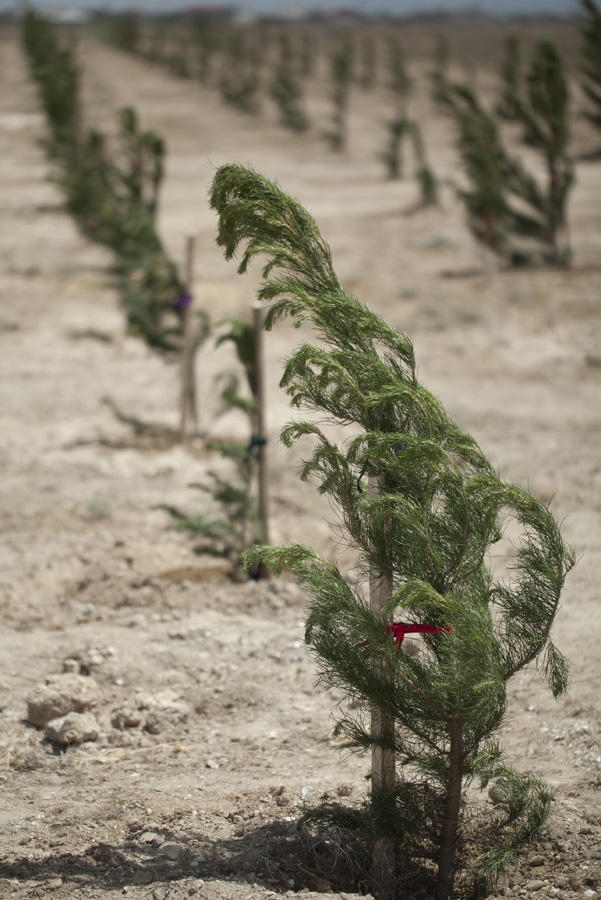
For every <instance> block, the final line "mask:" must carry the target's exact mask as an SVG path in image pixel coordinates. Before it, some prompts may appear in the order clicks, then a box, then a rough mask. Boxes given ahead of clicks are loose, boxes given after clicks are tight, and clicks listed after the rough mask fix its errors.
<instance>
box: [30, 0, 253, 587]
mask: <svg viewBox="0 0 601 900" xmlns="http://www.w3.org/2000/svg"><path fill="white" fill-rule="evenodd" d="M23 41H24V45H25V47H26V49H27V52H28V54H29V57H30V59H31V61H32V70H33V72H34V75H35V77H36V79H37V81H38V83H39V85H40V93H41V96H42V100H43V103H44V106H45V109H46V112H47V115H48V120H49V123H50V126H51V134H52V137H51V141H50V144H49V150H50V152H51V155H52V157H53V158H54V159H55V160H56V162H57V164H58V168H59V174H58V176H57V177H58V182H59V184H60V186H61V187H62V189H63V191H64V194H65V198H66V205H67V208H68V210H69V212H70V213H71V214H72V215H73V217H74V219H75V221H76V222H77V224H78V227H79V228H80V230H81V232H82V234H83V235H84V236H85V237H86V238H88V239H89V240H92V241H95V242H98V243H100V244H102V245H103V246H106V247H108V248H109V249H110V250H111V251H112V252H113V255H114V262H113V266H112V270H113V272H114V275H115V277H116V282H117V286H118V289H119V296H120V300H121V304H122V307H123V309H124V311H125V314H126V319H127V327H128V331H129V333H131V334H133V335H136V336H138V337H140V338H142V339H143V340H144V341H145V342H146V343H147V345H148V346H149V347H151V348H152V349H154V350H156V351H157V352H159V353H160V354H161V355H162V356H163V357H164V358H166V359H167V360H169V361H171V362H172V363H174V364H176V363H179V365H180V369H181V377H180V403H179V408H180V423H179V431H178V433H177V434H178V436H179V438H180V439H181V440H184V441H185V440H186V439H187V438H188V437H189V436H191V434H192V433H197V430H198V404H197V397H196V381H197V378H196V372H195V369H196V366H195V360H196V355H197V352H198V350H199V348H200V347H201V346H202V344H203V343H204V342H205V341H206V340H207V338H208V337H209V334H210V329H211V325H210V321H209V317H208V315H207V313H206V312H204V311H203V310H201V309H198V308H197V307H196V306H195V305H194V302H193V294H192V288H193V280H194V275H193V270H194V247H195V241H194V238H193V237H189V238H188V239H187V241H186V254H185V256H186V259H185V264H184V267H183V269H184V271H183V275H180V274H179V272H178V268H177V266H176V264H175V262H174V261H173V260H172V259H171V258H170V257H169V256H168V254H167V252H166V251H165V249H164V246H163V243H162V241H161V239H160V237H159V234H158V231H157V228H156V216H157V210H158V203H159V193H160V187H161V182H162V178H163V169H164V159H165V152H166V151H165V146H164V143H163V141H162V139H161V138H160V137H159V136H158V135H157V134H155V133H154V132H150V131H141V129H140V127H139V124H138V118H137V115H136V112H135V110H134V109H132V108H131V107H127V108H124V109H122V110H120V111H119V113H118V116H117V119H118V129H117V133H116V135H111V136H109V135H107V134H104V133H101V132H99V131H97V130H96V129H93V128H88V129H85V128H84V125H83V115H82V110H81V106H80V98H79V72H78V67H77V62H76V56H75V49H74V47H73V46H71V45H65V44H63V43H61V40H60V37H59V35H58V32H57V31H56V29H55V28H54V27H53V26H52V25H50V24H49V23H48V22H47V21H46V20H45V19H44V18H43V17H41V16H39V15H38V14H36V13H35V12H29V13H27V14H26V15H25V17H24V19H23ZM258 315H260V311H258V312H257V311H255V323H254V324H248V323H245V322H243V321H240V320H228V321H227V322H226V323H218V325H219V326H226V327H227V330H226V331H225V332H224V331H223V327H220V328H219V329H218V332H217V337H216V345H217V346H221V345H222V344H224V343H225V342H228V341H231V342H233V344H234V345H235V348H236V355H237V358H238V361H239V365H240V368H241V369H242V370H243V372H244V373H245V383H246V391H241V390H240V389H239V380H238V377H237V376H236V374H235V373H233V372H227V373H223V374H222V375H221V376H219V378H220V381H221V382H222V385H221V387H222V390H221V397H222V408H221V409H220V410H219V411H218V413H217V414H218V415H219V414H220V413H223V412H224V411H228V410H232V409H238V410H242V411H243V412H244V414H245V415H246V418H247V421H248V432H249V435H248V442H247V443H244V442H243V443H240V442H235V441H221V442H217V441H209V442H208V448H209V449H212V450H215V451H217V452H219V454H220V455H221V456H222V457H223V458H225V459H226V460H227V461H228V462H229V463H230V466H231V471H230V472H228V473H227V475H223V476H221V475H218V474H216V473H214V472H210V473H209V477H210V481H209V482H208V483H207V484H206V485H204V486H203V487H204V490H205V491H207V492H208V493H210V494H211V495H212V498H213V504H212V509H214V510H215V512H214V513H213V512H212V511H211V512H210V513H208V514H205V515H202V516H194V515H192V516H189V515H185V514H183V513H181V512H180V511H179V510H177V509H174V508H173V507H169V506H165V508H167V509H168V510H169V512H171V513H172V514H173V516H174V517H175V518H176V519H177V521H178V524H179V525H180V526H181V527H184V528H186V529H187V530H189V531H192V532H194V533H195V534H196V535H198V536H199V537H201V538H202V540H201V541H200V542H199V543H198V544H197V549H198V550H199V552H207V551H210V552H213V553H216V554H218V555H221V556H226V557H228V558H229V559H230V560H231V563H232V569H233V571H234V572H235V573H237V572H239V571H240V565H239V559H240V553H241V551H242V550H244V549H245V548H246V547H248V546H249V544H250V543H252V542H253V541H254V540H257V539H258V540H261V541H267V540H268V524H267V518H268V512H267V485H266V465H267V464H266V452H267V451H266V448H265V438H264V430H265V429H264V424H263V417H264V411H263V398H262V371H261V358H260V341H261V338H262V330H261V328H260V327H257V324H256V318H257V316H258ZM107 402H108V403H109V405H110V406H111V407H112V408H113V410H114V412H115V414H116V415H117V417H118V418H119V419H120V420H122V421H124V422H125V423H127V424H128V425H130V426H133V427H134V429H136V430H137V431H145V430H147V429H148V423H144V422H142V421H140V420H139V419H137V418H135V417H133V416H130V415H127V414H125V413H123V412H122V411H121V410H120V409H118V408H117V407H116V406H115V404H114V403H112V402H111V401H110V400H108V401H107ZM151 427H152V426H151ZM196 486H197V487H198V486H199V485H196ZM205 505H206V504H205ZM255 574H256V575H258V576H259V575H261V574H263V573H262V570H260V569H259V570H258V571H257V573H255Z"/></svg>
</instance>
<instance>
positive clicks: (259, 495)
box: [159, 308, 269, 578]
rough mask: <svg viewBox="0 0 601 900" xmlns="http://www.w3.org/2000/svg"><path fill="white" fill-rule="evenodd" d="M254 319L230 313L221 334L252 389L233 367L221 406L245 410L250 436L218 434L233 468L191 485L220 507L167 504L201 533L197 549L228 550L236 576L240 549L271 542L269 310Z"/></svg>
mask: <svg viewBox="0 0 601 900" xmlns="http://www.w3.org/2000/svg"><path fill="white" fill-rule="evenodd" d="M253 312H254V316H253V322H252V323H249V322H245V321H243V320H242V319H226V320H224V321H223V322H220V323H218V324H219V325H221V326H224V325H225V326H227V330H226V331H224V332H222V334H221V335H220V336H219V337H218V338H217V341H216V343H215V346H216V347H221V346H223V345H224V344H228V343H231V344H233V346H234V349H235V353H236V357H237V359H238V362H239V364H240V367H241V368H242V371H243V373H244V379H243V381H244V382H245V385H246V390H241V384H240V378H239V377H238V374H237V373H236V372H233V371H227V372H222V373H221V375H220V376H219V377H218V383H219V385H220V388H221V401H222V408H221V412H222V413H224V412H232V411H234V410H237V411H238V412H241V413H242V414H243V415H244V417H245V418H246V420H247V423H248V431H249V434H248V441H247V442H242V441H231V440H223V439H219V440H217V439H213V440H211V441H209V443H208V448H209V449H211V450H215V451H217V453H219V455H220V456H221V458H222V460H224V461H226V463H227V467H228V472H227V474H224V473H223V472H220V471H216V470H214V469H212V470H210V471H209V472H208V476H209V480H208V481H206V482H194V483H193V484H192V485H191V487H194V488H197V489H198V490H201V491H203V492H204V493H205V494H210V495H211V498H212V500H213V503H214V506H215V507H216V511H213V510H211V511H209V512H208V513H207V512H202V513H200V514H189V513H186V512H184V511H183V510H181V509H179V508H177V507H174V506H171V505H166V504H162V505H161V506H160V507H159V508H161V509H165V510H166V511H167V512H169V513H170V514H171V515H172V516H173V518H174V519H175V520H176V522H177V525H178V527H179V528H181V529H183V530H186V531H189V532H191V533H192V534H193V535H194V536H195V538H196V539H197V542H198V543H197V545H196V551H197V552H198V553H210V554H212V555H215V556H224V557H227V558H229V559H230V561H231V563H232V572H233V574H234V576H238V575H240V574H242V573H243V569H242V566H241V560H240V555H241V553H242V552H243V551H244V550H246V549H247V548H248V547H249V546H250V545H251V544H253V543H262V544H267V543H269V518H268V515H269V513H268V485H267V457H266V443H267V439H266V436H265V411H264V391H263V360H262V343H263V333H262V328H261V327H260V325H261V323H262V316H263V310H262V309H261V308H259V309H255V310H254V311H253ZM251 575H252V577H254V578H262V577H266V576H267V575H268V571H267V569H266V567H265V566H264V565H262V564H260V563H259V564H258V565H257V566H256V567H255V568H254V569H252V570H251Z"/></svg>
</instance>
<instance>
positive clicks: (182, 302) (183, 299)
mask: <svg viewBox="0 0 601 900" xmlns="http://www.w3.org/2000/svg"><path fill="white" fill-rule="evenodd" d="M191 303H192V296H191V294H188V293H187V292H186V293H184V294H180V295H179V297H177V299H176V300H174V301H173V305H174V306H175V308H176V309H186V308H187V307H188V306H190V304H191Z"/></svg>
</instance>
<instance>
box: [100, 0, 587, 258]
mask: <svg viewBox="0 0 601 900" xmlns="http://www.w3.org/2000/svg"><path fill="white" fill-rule="evenodd" d="M582 6H583V10H584V11H585V13H586V15H587V19H586V21H585V27H584V29H583V32H582V36H583V47H582V57H583V59H582V66H581V79H582V87H583V91H584V93H585V95H586V97H587V99H588V106H587V109H586V110H585V114H586V115H587V117H588V119H589V120H590V121H591V123H592V124H593V125H595V124H597V126H598V124H599V121H600V117H599V112H598V110H599V107H600V106H601V89H600V87H599V85H600V84H601V74H600V72H599V66H598V59H599V58H601V49H600V48H601V36H600V35H601V25H600V24H599V23H600V22H601V14H600V13H599V10H598V8H597V6H596V5H595V2H594V0H582ZM117 21H118V20H117ZM188 24H189V23H188ZM365 30H367V31H368V35H367V36H366V37H364V38H363V39H362V40H361V39H359V38H358V37H357V34H356V33H353V32H349V33H348V34H340V33H334V34H326V33H325V32H323V31H322V32H321V33H320V31H319V30H318V29H313V31H312V32H311V33H310V34H309V37H312V38H313V41H312V46H313V54H312V55H310V54H309V52H308V48H307V44H309V45H311V41H308V42H307V41H305V38H307V35H308V32H307V31H303V30H301V29H297V28H289V29H288V30H287V31H282V30H281V29H280V30H276V29H274V28H272V29H265V28H260V27H254V28H233V27H220V28H211V26H210V25H208V24H207V23H206V22H203V19H202V17H201V18H198V19H195V20H193V23H192V24H191V25H190V27H189V28H187V27H186V21H185V20H184V21H183V22H182V21H181V20H180V21H178V23H177V25H173V26H172V28H171V32H172V33H171V41H173V40H174V39H176V41H177V42H178V43H177V46H178V47H179V54H180V56H185V58H186V59H188V60H190V54H191V53H192V56H194V52H193V51H192V50H191V49H190V48H191V47H193V46H195V45H196V44H197V46H196V55H195V59H196V64H195V65H193V64H191V63H190V64H189V62H188V63H186V71H187V73H188V75H189V76H190V77H194V73H195V72H196V73H197V74H198V73H201V74H198V77H199V78H200V80H202V81H203V83H205V84H208V83H211V81H213V83H214V84H215V85H218V86H219V89H220V90H221V93H222V96H223V97H224V99H225V100H226V101H227V102H228V103H231V104H233V105H235V106H237V107H238V108H239V109H241V110H244V111H245V112H252V113H258V112H259V111H260V109H261V96H262V95H264V94H265V93H266V94H268V95H269V96H270V98H271V100H272V101H273V102H274V103H275V105H276V107H277V110H278V117H279V121H280V122H281V124H282V125H283V126H284V127H286V128H288V129H290V130H292V131H295V132H297V133H301V134H302V133H307V132H311V131H312V130H313V131H315V124H314V123H313V122H312V121H311V117H310V115H309V112H308V105H307V102H306V98H305V85H306V82H307V77H309V76H310V77H313V79H314V80H315V75H314V73H315V71H316V68H317V69H318V70H319V73H320V74H319V76H318V80H319V84H320V86H321V87H322V92H325V93H326V94H327V96H328V97H329V101H330V109H331V118H330V124H329V125H328V126H327V127H325V128H323V127H322V128H321V129H319V133H320V134H321V136H322V137H323V138H324V139H325V140H326V141H327V142H328V144H329V146H330V147H331V148H332V149H334V150H336V151H342V150H344V149H345V148H346V147H347V145H348V109H349V98H350V96H351V91H352V90H355V89H357V86H358V85H360V86H361V87H362V88H363V89H372V88H373V86H374V84H376V83H377V84H378V85H379V87H380V88H384V89H385V90H386V91H387V96H388V98H389V102H390V106H391V115H390V118H388V119H387V121H386V122H384V123H383V124H384V127H385V128H386V131H387V137H386V138H385V140H383V149H382V151H381V154H380V157H381V159H382V162H383V164H384V166H385V171H386V174H387V176H388V177H389V178H391V179H398V178H401V177H403V175H404V174H405V172H406V170H407V165H406V157H407V156H410V158H411V160H412V167H411V174H412V177H414V178H415V180H416V181H417V184H418V186H419V198H418V200H417V202H416V203H415V204H414V205H413V206H411V207H410V208H409V209H408V210H407V212H410V211H416V210H419V209H422V208H423V207H425V206H430V205H432V204H435V203H437V202H438V200H439V197H440V179H439V178H438V177H437V176H436V174H435V172H434V170H433V168H432V166H431V165H430V163H429V160H428V158H427V152H426V146H425V142H424V139H423V134H422V129H421V125H420V122H419V120H418V118H417V117H416V115H415V114H414V113H413V112H412V106H414V102H413V95H414V92H415V77H414V76H413V75H412V74H411V73H410V71H409V69H408V66H407V61H406V57H405V54H404V51H403V46H402V43H401V41H400V39H399V37H398V34H395V33H391V34H386V35H382V34H375V33H373V34H370V33H369V31H370V30H369V29H365ZM174 35H175V36H176V37H175V38H174ZM318 35H319V38H320V41H318V40H317V37H318ZM165 42H166V46H169V40H168V39H167V38H165ZM320 42H321V45H322V46H321V54H320V55H321V57H323V56H324V51H326V59H325V62H324V60H323V59H321V60H318V62H319V63H320V65H316V63H315V57H316V55H317V54H316V50H315V47H317V46H318V44H319V43H320ZM139 43H140V39H138V46H139ZM186 54H187V55H186ZM172 55H173V49H171V50H169V51H168V52H167V53H166V56H165V59H169V58H171V56H172ZM176 55H177V53H176ZM376 72H377V77H376ZM500 76H501V77H500V87H499V91H498V95H497V98H496V101H495V103H494V105H493V106H492V108H490V109H489V108H488V107H487V106H486V105H485V104H484V103H483V102H482V100H481V99H480V98H479V97H478V93H477V91H476V90H475V88H473V87H472V86H468V85H466V84H465V83H464V82H463V81H461V82H458V81H457V80H456V78H455V77H452V76H451V74H450V59H449V48H448V44H447V43H446V42H445V41H443V40H439V41H438V42H437V44H436V48H435V58H434V66H433V69H432V72H431V75H430V78H431V96H432V99H433V101H434V104H435V108H436V109H438V111H439V112H442V113H444V114H446V115H448V116H450V118H451V119H453V121H454V124H455V128H456V133H457V148H458V152H459V155H460V157H461V162H462V169H463V177H462V178H461V179H460V181H459V182H457V180H456V179H455V180H454V182H452V185H453V187H454V188H455V191H456V193H457V195H458V196H459V198H460V199H461V201H462V202H463V203H464V205H465V209H466V216H467V222H468V225H469V227H470V230H471V231H472V234H473V235H474V237H475V238H476V240H477V241H478V242H480V243H481V244H482V245H483V246H484V247H486V248H488V249H489V250H491V251H492V252H493V254H495V255H496V256H497V258H498V259H499V260H500V261H501V262H502V264H503V265H510V266H511V265H522V264H524V263H541V262H542V263H544V264H553V265H566V264H568V263H569V260H570V256H571V251H570V247H569V240H568V229H567V203H568V197H569V191H570V188H571V186H572V184H573V163H572V160H571V156H570V126H571V120H572V118H573V115H574V113H573V110H571V108H570V96H569V94H570V92H569V81H568V77H567V74H566V72H565V66H564V64H563V61H562V58H561V56H560V54H559V52H558V50H557V48H556V47H555V45H554V44H552V43H551V42H550V41H543V42H540V43H539V44H538V46H537V47H536V49H535V51H534V54H533V58H532V60H531V62H530V65H529V67H528V69H527V70H526V71H525V70H524V68H523V66H522V65H521V62H520V55H519V41H518V40H517V38H515V37H514V36H510V37H509V38H508V40H507V44H506V54H505V59H504V61H503V63H502V66H501V71H500ZM505 121H514V122H519V124H520V126H521V133H522V138H523V141H524V142H525V143H526V144H527V145H529V146H531V147H533V148H534V149H535V151H536V152H537V153H538V154H539V157H540V160H541V162H542V165H543V167H544V174H543V175H542V177H541V175H540V174H539V172H538V170H539V168H540V166H539V164H538V163H537V162H535V163H534V166H533V167H532V168H531V167H530V166H529V165H527V164H526V163H525V162H524V158H523V153H521V151H520V150H519V149H517V150H514V149H513V148H510V149H508V144H507V140H506V137H504V135H503V127H502V126H503V122H505ZM511 143H512V144H513V143H515V141H514V140H513V141H512V142H511ZM595 153H596V150H594V151H593V155H594V154H595ZM447 182H448V179H447Z"/></svg>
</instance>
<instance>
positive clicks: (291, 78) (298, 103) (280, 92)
mask: <svg viewBox="0 0 601 900" xmlns="http://www.w3.org/2000/svg"><path fill="white" fill-rule="evenodd" d="M270 94H271V97H272V99H273V100H274V102H275V104H276V106H277V108H278V111H279V115H280V122H281V123H282V125H283V126H284V127H285V128H289V129H290V131H296V132H298V133H299V134H300V133H302V132H304V131H306V130H307V129H308V127H309V120H308V118H307V114H306V113H305V110H304V109H303V89H302V85H301V83H300V80H299V77H298V74H297V72H296V71H295V67H294V64H293V61H292V57H291V47H290V38H289V36H288V35H287V34H282V35H280V38H279V54H278V60H277V62H276V65H275V68H274V71H273V76H272V80H271V86H270Z"/></svg>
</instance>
